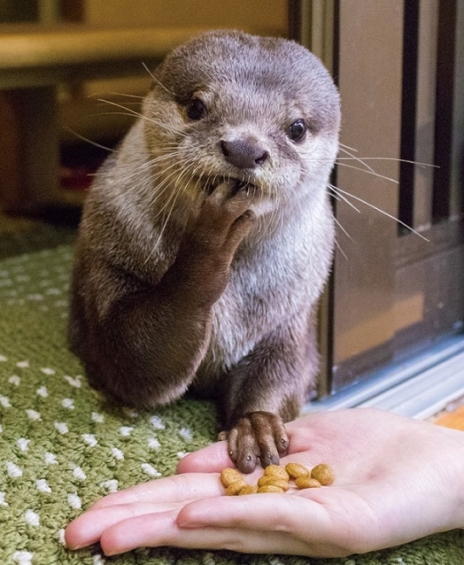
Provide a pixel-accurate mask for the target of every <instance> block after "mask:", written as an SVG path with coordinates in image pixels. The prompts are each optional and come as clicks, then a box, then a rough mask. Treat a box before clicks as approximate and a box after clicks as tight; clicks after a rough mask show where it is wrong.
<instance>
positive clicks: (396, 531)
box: [66, 409, 464, 557]
mask: <svg viewBox="0 0 464 565" xmlns="http://www.w3.org/2000/svg"><path fill="white" fill-rule="evenodd" d="M286 427H287V431H288V434H289V436H290V453H289V455H288V456H287V457H284V458H283V459H282V461H281V462H282V464H285V463H287V462H290V461H291V462H299V463H302V464H304V465H306V466H307V467H312V466H314V465H316V464H318V463H328V464H330V465H331V467H332V468H333V470H334V472H335V476H336V479H335V482H334V483H333V484H332V485H331V486H329V487H322V488H319V489H307V490H290V491H288V492H287V493H285V494H266V495H248V496H240V497H226V496H224V488H223V487H222V485H221V483H220V481H219V475H218V472H219V471H220V470H221V469H222V468H224V467H226V466H231V461H230V460H229V458H228V455H227V447H226V443H225V442H219V443H217V444H214V445H211V446H209V447H207V448H205V449H203V450H200V451H198V452H195V453H192V454H190V455H188V456H187V457H185V458H184V459H183V460H182V461H181V462H180V464H179V468H178V472H179V474H178V475H176V476H174V477H167V478H164V479H158V480H156V481H150V482H148V483H144V484H140V485H137V486H135V487H132V488H130V489H127V490H125V491H121V492H118V493H114V494H111V495H109V496H107V497H105V498H103V499H102V500H100V501H99V502H97V503H96V504H95V505H94V506H92V508H91V509H90V510H88V511H87V512H85V513H84V514H83V515H82V516H80V517H79V518H77V520H75V521H74V522H73V523H72V524H70V525H69V526H68V528H67V530H66V540H67V543H68V546H69V547H70V548H77V547H82V546H85V545H88V544H91V543H93V542H96V541H100V543H101V546H102V548H103V551H104V552H105V553H106V554H107V555H112V554H115V553H121V552H124V551H128V550H130V549H133V548H136V547H154V546H162V545H170V546H177V547H187V548H202V549H231V550H235V551H240V552H246V553H261V552H266V553H272V552H274V553H281V554H282V553H287V554H294V555H310V556H321V557H338V556H345V555H349V554H351V553H362V552H366V551H371V550H375V549H380V548H383V547H388V546H394V545H398V544H401V543H406V542H408V541H411V540H413V539H417V538H419V537H422V536H425V535H428V534H431V533H435V532H439V531H445V530H450V529H453V528H463V527H464V496H463V494H462V493H463V491H464V489H463V488H462V486H463V482H464V480H463V476H462V460H463V459H464V433H462V432H457V431H454V430H447V429H444V428H440V427H438V426H434V425H432V424H427V423H424V422H420V421H415V420H411V419H407V418H403V417H400V416H396V415H393V414H391V413H388V412H383V411H379V410H370V409H353V410H347V411H336V412H326V413H319V414H314V415H310V416H306V417H305V418H301V419H299V420H296V421H294V422H291V423H289V424H287V426H286ZM260 474H261V473H260V472H259V471H255V472H254V473H253V474H251V475H249V476H247V477H246V480H247V481H249V482H250V483H254V482H256V480H257V478H258V476H260ZM459 485H460V486H459Z"/></svg>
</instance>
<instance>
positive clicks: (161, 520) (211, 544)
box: [100, 511, 308, 555]
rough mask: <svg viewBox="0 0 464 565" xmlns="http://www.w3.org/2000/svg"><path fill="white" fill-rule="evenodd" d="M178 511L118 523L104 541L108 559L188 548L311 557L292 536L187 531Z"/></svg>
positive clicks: (205, 528)
mask: <svg viewBox="0 0 464 565" xmlns="http://www.w3.org/2000/svg"><path fill="white" fill-rule="evenodd" d="M176 518H177V514H176V511H171V512H164V513H161V514H148V515H144V516H139V517H135V518H131V519H128V520H124V521H122V522H118V523H117V524H115V525H114V526H112V527H110V528H108V529H107V530H106V531H105V532H104V533H103V534H102V536H101V538H100V545H101V547H102V549H103V551H104V553H105V554H106V555H115V554H117V553H124V552H127V551H130V550H132V549H135V548H138V547H159V546H171V547H185V548H192V549H213V550H214V549H229V550H232V551H238V552H242V553H260V552H266V553H269V552H271V553H272V552H276V553H292V554H295V555H297V554H307V553H308V548H307V545H306V543H305V542H302V541H301V540H299V539H297V538H294V536H293V535H292V533H291V532H282V531H271V530H268V529H266V528H263V529H259V528H256V527H255V529H254V530H250V529H243V528H240V527H238V528H229V527H225V528H222V527H214V526H202V527H200V528H184V527H181V526H179V524H178V523H177V520H176Z"/></svg>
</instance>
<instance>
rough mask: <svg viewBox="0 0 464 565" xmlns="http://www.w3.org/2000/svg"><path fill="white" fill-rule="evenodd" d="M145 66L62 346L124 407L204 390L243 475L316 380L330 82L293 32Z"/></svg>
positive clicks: (191, 49) (93, 212) (247, 38)
mask: <svg viewBox="0 0 464 565" xmlns="http://www.w3.org/2000/svg"><path fill="white" fill-rule="evenodd" d="M153 79H154V81H153V85H152V88H151V90H150V92H149V93H148V94H147V96H146V97H145V98H144V100H143V104H142V110H141V113H140V116H139V117H138V119H137V121H136V122H135V123H134V125H133V127H132V129H130V131H129V132H128V133H127V135H126V136H125V138H124V139H123V141H122V142H121V144H120V146H119V147H118V148H117V150H116V151H115V152H114V153H113V154H111V155H110V156H109V157H108V159H107V160H106V162H105V163H104V164H103V165H102V167H101V169H100V170H99V171H98V173H97V174H96V177H95V179H94V182H93V185H92V187H91V189H90V191H89V194H88V196H87V199H86V202H85V205H84V209H83V215H82V219H81V224H80V227H79V234H78V239H77V243H76V250H75V260H74V267H73V274H72V281H71V302H70V319H69V342H70V346H71V349H72V350H73V351H74V352H75V353H76V354H77V355H78V356H79V357H80V359H81V360H82V363H83V365H84V367H85V371H86V374H87V376H88V379H89V382H90V384H91V385H92V386H93V387H95V388H97V389H99V390H101V391H102V392H103V393H105V394H107V395H108V396H109V397H112V398H114V399H116V400H117V401H119V402H121V403H123V404H124V405H130V406H134V407H139V408H143V409H148V410H151V409H153V408H154V407H156V406H159V405H164V404H167V403H171V402H172V401H174V400H176V399H178V398H179V397H180V396H182V395H184V394H185V393H186V392H193V393H195V394H197V395H200V396H201V397H203V398H212V399H214V400H215V401H216V403H217V412H218V419H219V421H220V425H221V429H222V430H223V435H225V437H227V441H228V448H229V453H230V457H231V459H232V460H233V461H234V462H235V464H236V466H237V467H238V468H239V469H240V470H241V471H242V472H245V473H249V472H251V471H252V470H253V469H254V468H255V466H256V465H257V464H258V463H260V464H261V465H262V466H267V465H268V464H270V463H278V461H279V457H280V456H282V455H283V454H285V453H286V452H287V449H288V436H287V434H286V432H285V426H284V423H285V422H286V421H288V420H290V419H293V418H295V417H296V416H297V415H298V413H299V411H300V409H301V406H302V403H303V402H304V401H305V399H306V398H307V395H308V394H309V391H310V390H311V389H312V388H313V387H314V384H315V380H316V375H317V371H318V350H317V344H316V335H315V311H316V305H317V302H318V298H319V296H320V294H321V291H322V289H323V286H324V284H325V281H326V279H327V276H328V274H329V271H330V267H331V262H332V254H333V245H334V220H333V214H332V210H331V205H330V200H329V195H328V191H327V183H328V179H329V175H330V172H331V169H332V167H333V164H334V161H335V158H336V154H337V151H338V134H339V126H340V104H339V96H338V92H337V89H336V87H335V85H334V83H333V80H332V78H331V77H330V75H329V73H328V71H327V70H326V69H325V68H324V66H323V65H322V63H321V62H320V61H319V60H318V59H317V58H316V57H315V56H314V55H313V54H312V53H310V52H309V51H308V50H307V49H306V48H304V47H303V46H301V45H299V44H297V43H295V42H293V41H291V40H287V39H283V38H266V37H256V36H252V35H248V34H245V33H242V32H238V31H213V32H209V33H206V34H204V35H201V36H199V37H196V38H194V39H192V40H190V41H189V42H187V43H186V44H184V45H181V46H179V47H177V48H175V49H174V50H173V51H172V52H171V53H170V54H169V55H168V56H167V57H166V58H165V60H164V61H163V62H162V63H161V64H160V65H159V66H158V67H157V68H156V70H155V71H154V74H153Z"/></svg>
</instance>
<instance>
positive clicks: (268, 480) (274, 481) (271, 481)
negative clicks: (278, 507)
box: [258, 475, 290, 491]
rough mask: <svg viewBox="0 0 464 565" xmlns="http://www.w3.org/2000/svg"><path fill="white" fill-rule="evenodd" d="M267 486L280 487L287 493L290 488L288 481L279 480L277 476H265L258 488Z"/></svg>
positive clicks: (260, 480)
mask: <svg viewBox="0 0 464 565" xmlns="http://www.w3.org/2000/svg"><path fill="white" fill-rule="evenodd" d="M266 485H270V486H275V487H279V488H281V489H282V490H283V491H287V490H288V489H289V488H290V485H289V484H288V481H285V480H283V479H279V478H278V477H277V476H273V475H263V476H262V477H261V478H260V479H259V480H258V487H265V486H266Z"/></svg>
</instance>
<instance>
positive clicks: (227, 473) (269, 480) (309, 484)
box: [221, 463, 335, 496]
mask: <svg viewBox="0 0 464 565" xmlns="http://www.w3.org/2000/svg"><path fill="white" fill-rule="evenodd" d="M290 480H293V481H294V484H295V487H296V488H298V489H303V488H318V487H321V486H326V485H330V484H332V483H333V481H334V480H335V475H334V473H333V471H332V469H331V467H330V466H329V465H326V464H325V463H321V464H320V465H316V466H315V467H313V469H311V470H309V469H307V468H306V467H305V466H304V465H300V464H299V463H288V464H287V465H285V468H284V467H279V465H269V466H267V467H266V468H265V469H264V474H263V476H262V477H261V478H260V479H259V480H258V484H257V485H250V484H248V483H247V482H246V481H245V479H244V478H243V476H242V475H241V474H240V473H239V472H238V471H237V470H236V469H232V468H231V467H226V468H225V469H223V470H222V471H221V482H222V484H223V485H224V487H225V489H226V495H228V496H235V495H242V494H255V493H264V492H275V493H283V492H286V491H287V490H288V489H289V488H290Z"/></svg>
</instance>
